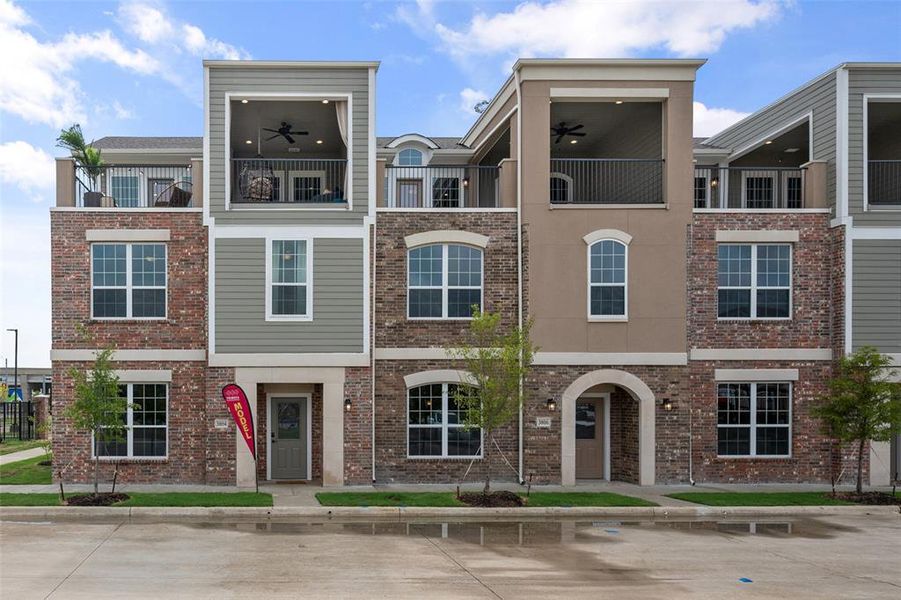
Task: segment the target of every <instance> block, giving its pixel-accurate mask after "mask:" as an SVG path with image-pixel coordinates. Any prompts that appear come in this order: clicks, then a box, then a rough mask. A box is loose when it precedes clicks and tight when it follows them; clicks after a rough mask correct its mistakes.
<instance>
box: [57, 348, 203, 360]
mask: <svg viewBox="0 0 901 600" xmlns="http://www.w3.org/2000/svg"><path fill="white" fill-rule="evenodd" d="M99 351H100V350H95V349H90V348H72V349H54V350H51V351H50V360H72V361H87V360H94V359H95V358H97V353H98V352H99ZM113 360H115V361H135V362H139V361H203V360H206V350H202V349H201V350H173V349H133V350H128V349H125V350H116V351H114V352H113Z"/></svg>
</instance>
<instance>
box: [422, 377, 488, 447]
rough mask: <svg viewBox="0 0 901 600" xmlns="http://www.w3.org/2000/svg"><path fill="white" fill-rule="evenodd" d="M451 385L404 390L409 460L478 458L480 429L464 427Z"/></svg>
mask: <svg viewBox="0 0 901 600" xmlns="http://www.w3.org/2000/svg"><path fill="white" fill-rule="evenodd" d="M458 388H459V386H457V385H456V384H453V383H432V384H428V385H422V386H419V387H414V388H410V389H409V390H408V391H407V455H408V456H410V457H439V458H440V457H444V458H448V457H459V456H465V457H479V456H481V455H482V430H481V429H479V428H475V427H472V428H469V429H467V428H466V427H464V421H465V418H466V414H465V409H464V408H463V407H461V406H458V404H457V402H456V399H455V395H456V390H457V389H458Z"/></svg>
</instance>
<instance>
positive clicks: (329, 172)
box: [231, 158, 348, 205]
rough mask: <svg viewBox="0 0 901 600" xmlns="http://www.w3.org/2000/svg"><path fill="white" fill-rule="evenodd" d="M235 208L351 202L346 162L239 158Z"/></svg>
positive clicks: (234, 166) (234, 186)
mask: <svg viewBox="0 0 901 600" xmlns="http://www.w3.org/2000/svg"><path fill="white" fill-rule="evenodd" d="M231 162H232V169H231V201H232V204H267V205H273V204H294V205H296V204H340V203H344V202H347V193H346V190H347V186H348V180H347V161H346V160H344V159H330V158H317V159H306V158H301V159H291V158H235V159H232V161H231Z"/></svg>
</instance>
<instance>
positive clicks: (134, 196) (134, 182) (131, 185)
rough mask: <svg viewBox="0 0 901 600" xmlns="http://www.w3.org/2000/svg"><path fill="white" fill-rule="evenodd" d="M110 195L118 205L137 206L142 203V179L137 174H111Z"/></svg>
mask: <svg viewBox="0 0 901 600" xmlns="http://www.w3.org/2000/svg"><path fill="white" fill-rule="evenodd" d="M109 188H110V196H112V197H113V198H114V199H115V202H116V206H121V207H135V206H139V205H140V203H141V197H140V181H139V179H138V176H137V175H110V178H109Z"/></svg>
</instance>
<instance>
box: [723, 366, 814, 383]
mask: <svg viewBox="0 0 901 600" xmlns="http://www.w3.org/2000/svg"><path fill="white" fill-rule="evenodd" d="M713 373H714V379H716V380H717V381H798V369H716V370H714V372H713Z"/></svg>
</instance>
